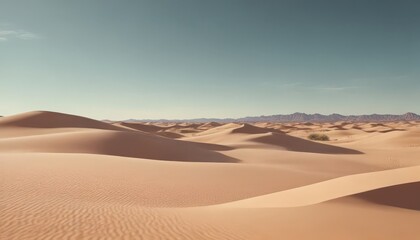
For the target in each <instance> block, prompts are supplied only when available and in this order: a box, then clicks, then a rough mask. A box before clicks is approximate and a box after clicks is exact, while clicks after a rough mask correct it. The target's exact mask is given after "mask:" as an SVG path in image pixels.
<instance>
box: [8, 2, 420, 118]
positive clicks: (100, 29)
mask: <svg viewBox="0 0 420 240" xmlns="http://www.w3.org/2000/svg"><path fill="white" fill-rule="evenodd" d="M419 77H420V1H415V0H413V1H408V0H407V1H405V0H400V1H387V0H377V1H373V0H348V1H344V0H331V1H325V0H317V1H315V0H306V1H302V0H287V1H282V0H277V1H245V0H243V1H239V0H238V1H234V0H207V1H197V0H177V1H174V0H150V1H142V0H121V1H120V0H118V1H117V0H113V1H110V0H97V1H95V0H90V1H87V0H71V1H64V0H62V1H60V0H32V1H31V0H27V1H22V0H0V102H1V104H0V115H9V114H14V113H19V112H25V111H32V110H51V111H60V112H67V113H73V114H79V115H85V116H89V117H93V118H98V119H104V118H109V119H126V118H195V117H241V116H250V115H262V114H266V115H268V114H277V113H293V112H296V111H299V112H307V113H315V112H319V113H333V112H338V113H342V114H361V113H373V112H375V113H404V112H407V111H413V112H417V113H420V78H419Z"/></svg>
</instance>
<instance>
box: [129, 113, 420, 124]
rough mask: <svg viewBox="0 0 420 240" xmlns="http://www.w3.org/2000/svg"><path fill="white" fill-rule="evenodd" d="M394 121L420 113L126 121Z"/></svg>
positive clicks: (410, 117)
mask: <svg viewBox="0 0 420 240" xmlns="http://www.w3.org/2000/svg"><path fill="white" fill-rule="evenodd" d="M338 121H346V122H393V121H420V115H418V114H415V113H412V112H408V113H405V114H401V115H396V114H367V115H341V114H337V113H334V114H329V115H323V114H318V113H315V114H306V113H299V112H297V113H293V114H278V115H270V116H264V115H263V116H255V117H243V118H196V119H175V120H168V119H158V120H156V119H143V120H139V119H128V120H125V122H197V123H202V122H222V123H225V122H338Z"/></svg>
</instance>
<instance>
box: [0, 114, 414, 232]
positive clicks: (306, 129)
mask: <svg viewBox="0 0 420 240" xmlns="http://www.w3.org/2000/svg"><path fill="white" fill-rule="evenodd" d="M419 129H420V124H419V123H416V122H394V123H351V122H336V123H322V124H321V123H285V124H278V123H256V124H239V123H228V124H221V123H214V122H210V123H177V124H174V123H133V122H130V123H125V122H118V123H105V122H100V121H96V120H93V119H88V118H84V117H79V116H74V115H69V114H61V113H53V112H30V113H23V114H19V115H15V116H6V117H2V118H0V210H1V215H0V239H418V236H420V230H419V228H418V223H419V222H420V195H419V193H420V185H419V184H420V168H419V167H420V158H419V156H420V135H419ZM310 133H323V134H326V135H328V136H329V137H330V141H327V142H315V141H311V140H308V139H307V136H308V135H309V134H310Z"/></svg>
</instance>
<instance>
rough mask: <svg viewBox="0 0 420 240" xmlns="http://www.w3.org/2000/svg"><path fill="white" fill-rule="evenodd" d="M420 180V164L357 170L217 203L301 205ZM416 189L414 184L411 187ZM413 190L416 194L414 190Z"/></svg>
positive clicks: (257, 206)
mask: <svg viewBox="0 0 420 240" xmlns="http://www.w3.org/2000/svg"><path fill="white" fill-rule="evenodd" d="M415 182H420V166H416V167H408V168H399V169H393V170H387V171H382V172H372V173H363V174H355V175H350V176H345V177H341V178H336V179H332V180H328V181H325V182H320V183H315V184H312V185H308V186H304V187H299V188H294V189H290V190H286V191H282V192H278V193H272V194H269V195H265V196H259V197H255V198H249V199H245V200H241V201H236V202H231V203H227V204H222V205H219V206H218V207H245V208H261V207H262V208H274V207H299V206H307V205H312V204H317V203H321V202H325V201H329V200H332V199H336V198H340V197H345V196H350V195H353V194H357V193H361V192H367V191H371V190H375V189H380V188H385V187H390V186H394V185H399V184H406V183H415ZM414 186H418V185H414ZM410 189H411V190H413V191H414V190H415V189H414V188H410ZM412 194H416V193H415V192H413V193H412ZM373 195H374V194H373Z"/></svg>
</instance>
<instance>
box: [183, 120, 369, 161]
mask: <svg viewBox="0 0 420 240" xmlns="http://www.w3.org/2000/svg"><path fill="white" fill-rule="evenodd" d="M226 127H229V128H227V129H223V130H222V131H217V132H214V131H212V132H209V131H208V132H207V134H206V133H204V132H203V133H201V134H200V136H195V137H190V138H185V139H187V140H190V141H197V142H211V143H222V144H227V145H231V146H234V147H251V148H252V147H261V145H262V144H264V145H266V146H267V145H268V146H269V147H278V148H280V149H284V150H288V151H296V152H311V153H325V154H362V152H360V151H357V150H353V149H348V148H344V147H338V146H333V145H328V144H323V143H318V142H313V141H309V140H305V139H301V138H297V137H293V136H290V135H287V134H285V133H283V132H281V131H279V130H275V129H267V128H260V127H256V126H252V125H249V124H243V125H240V126H238V127H237V126H235V125H230V126H225V128H226ZM230 143H232V144H230Z"/></svg>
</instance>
